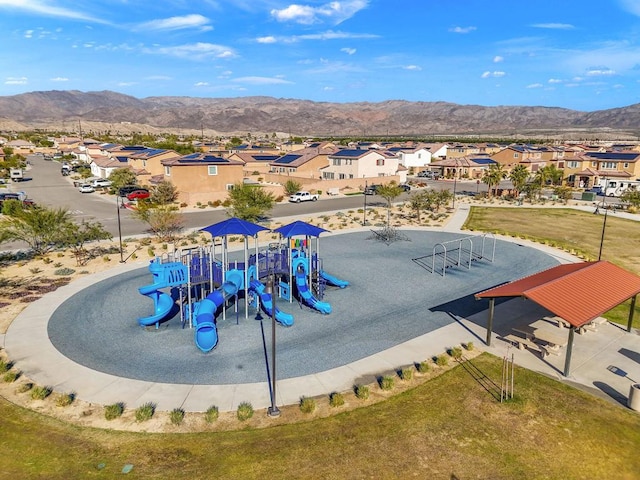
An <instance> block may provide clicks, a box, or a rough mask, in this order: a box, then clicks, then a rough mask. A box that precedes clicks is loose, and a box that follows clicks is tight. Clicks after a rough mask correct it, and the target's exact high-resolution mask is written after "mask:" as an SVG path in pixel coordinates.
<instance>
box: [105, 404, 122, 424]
mask: <svg viewBox="0 0 640 480" xmlns="http://www.w3.org/2000/svg"><path fill="white" fill-rule="evenodd" d="M123 413H124V403H122V402H118V403H112V404H111V405H105V407H104V418H105V419H106V420H115V419H116V418H118V417H121V416H122V414H123Z"/></svg>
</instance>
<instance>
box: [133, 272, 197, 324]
mask: <svg viewBox="0 0 640 480" xmlns="http://www.w3.org/2000/svg"><path fill="white" fill-rule="evenodd" d="M149 271H150V272H151V274H152V275H153V283H152V284H151V285H145V286H143V287H140V288H138V291H139V292H140V294H142V295H145V296H147V297H149V298H150V299H151V300H153V313H152V314H151V315H149V316H147V317H141V318H139V319H138V324H140V325H141V326H143V327H146V326H149V325H153V324H155V325H156V328H158V325H159V324H160V321H161V320H162V319H163V318H165V317H166V316H167V315H169V313H170V312H171V309H172V308H173V304H174V301H173V298H172V297H171V295H169V294H168V293H165V292H163V291H161V290H160V289H161V288H167V287H175V286H177V285H182V284H184V283H187V268H186V267H185V266H184V265H183V264H182V263H180V262H171V263H160V262H156V261H155V260H154V261H152V262H151V263H150V264H149Z"/></svg>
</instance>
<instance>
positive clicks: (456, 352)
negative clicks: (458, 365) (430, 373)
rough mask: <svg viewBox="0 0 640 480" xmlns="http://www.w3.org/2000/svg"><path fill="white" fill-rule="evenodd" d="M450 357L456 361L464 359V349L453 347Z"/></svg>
mask: <svg viewBox="0 0 640 480" xmlns="http://www.w3.org/2000/svg"><path fill="white" fill-rule="evenodd" d="M449 355H451V356H452V357H453V358H455V359H456V360H460V359H461V358H462V347H453V348H452V349H450V350H449Z"/></svg>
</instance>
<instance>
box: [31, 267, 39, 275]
mask: <svg viewBox="0 0 640 480" xmlns="http://www.w3.org/2000/svg"><path fill="white" fill-rule="evenodd" d="M29 272H31V274H32V275H37V274H38V273H41V272H42V270H41V269H40V268H38V267H33V268H30V269H29Z"/></svg>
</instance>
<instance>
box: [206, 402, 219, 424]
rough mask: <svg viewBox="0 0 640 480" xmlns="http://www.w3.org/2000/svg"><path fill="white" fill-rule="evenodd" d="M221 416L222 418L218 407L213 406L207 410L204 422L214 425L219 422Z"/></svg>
mask: <svg viewBox="0 0 640 480" xmlns="http://www.w3.org/2000/svg"><path fill="white" fill-rule="evenodd" d="M219 416H220V411H219V410H218V407H216V406H215V405H212V406H210V407H209V408H207V411H206V412H205V413H204V420H205V422H207V423H213V422H215V421H216V420H218V417H219Z"/></svg>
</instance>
